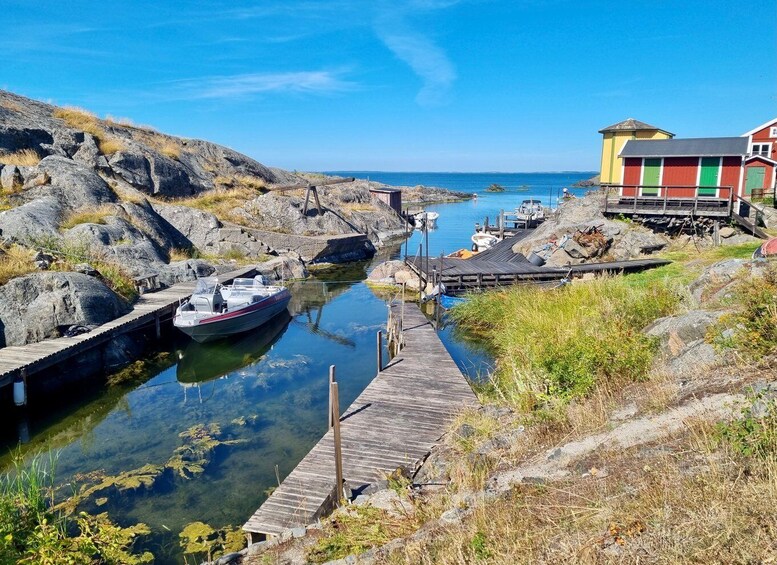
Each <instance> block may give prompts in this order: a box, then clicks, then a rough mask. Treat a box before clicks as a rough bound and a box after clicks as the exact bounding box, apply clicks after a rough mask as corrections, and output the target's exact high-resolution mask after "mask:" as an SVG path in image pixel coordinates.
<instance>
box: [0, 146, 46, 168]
mask: <svg viewBox="0 0 777 565" xmlns="http://www.w3.org/2000/svg"><path fill="white" fill-rule="evenodd" d="M38 163H40V155H38V152H37V151H35V150H34V149H20V150H19V151H14V152H13V153H0V164H3V165H18V166H20V167H33V166H35V165H37V164H38Z"/></svg>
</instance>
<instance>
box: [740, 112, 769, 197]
mask: <svg viewBox="0 0 777 565" xmlns="http://www.w3.org/2000/svg"><path fill="white" fill-rule="evenodd" d="M742 137H746V138H747V140H748V156H747V159H745V180H744V183H745V191H744V194H745V195H748V196H749V195H755V196H758V195H759V193H760V194H763V193H770V192H772V191H773V190H774V187H775V186H777V178H776V177H777V118H775V119H773V120H770V121H768V122H766V123H765V124H761V125H760V126H758V127H757V128H755V129H752V130H750V131H749V132H747V133H746V134H744V135H743V136H742Z"/></svg>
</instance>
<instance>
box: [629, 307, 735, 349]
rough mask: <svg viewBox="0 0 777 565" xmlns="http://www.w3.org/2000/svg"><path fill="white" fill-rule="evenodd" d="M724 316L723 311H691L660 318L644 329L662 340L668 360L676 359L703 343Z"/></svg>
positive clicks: (648, 333) (662, 347) (662, 346)
mask: <svg viewBox="0 0 777 565" xmlns="http://www.w3.org/2000/svg"><path fill="white" fill-rule="evenodd" d="M723 314H724V312H721V311H713V312H708V311H706V310H691V311H689V312H686V313H685V314H681V315H679V316H667V317H665V318H659V319H658V320H656V321H655V322H653V323H652V324H650V325H649V326H648V327H646V328H645V329H644V333H646V334H647V335H650V336H655V337H658V338H659V339H660V344H661V351H662V353H663V354H664V356H665V357H666V358H674V357H677V356H678V355H680V354H681V353H683V352H684V351H685V349H686V348H687V346H688V345H689V344H690V343H692V342H696V341H699V340H701V341H703V340H704V338H705V336H706V335H707V330H708V329H709V328H710V326H711V325H712V324H714V323H715V322H717V321H718V319H720V317H721V316H722V315H723Z"/></svg>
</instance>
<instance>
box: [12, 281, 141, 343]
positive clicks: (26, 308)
mask: <svg viewBox="0 0 777 565" xmlns="http://www.w3.org/2000/svg"><path fill="white" fill-rule="evenodd" d="M128 311H129V308H128V307H127V305H126V304H125V303H124V302H123V301H122V300H121V299H120V298H119V297H118V296H116V294H114V293H113V292H112V291H111V290H110V289H109V288H108V287H107V286H105V285H104V284H103V283H102V282H101V281H99V280H98V279H96V278H94V277H90V276H87V275H83V274H81V273H36V274H32V275H26V276H24V277H19V278H16V279H12V280H11V281H9V282H8V283H6V284H5V285H3V286H0V347H5V346H8V345H24V344H27V343H34V342H37V341H41V340H43V339H46V338H50V337H59V335H60V334H59V328H61V327H63V326H70V325H75V324H78V325H85V326H88V325H99V324H104V323H105V322H108V321H110V320H113V319H114V318H117V317H118V316H121V315H123V314H125V313H126V312H128Z"/></svg>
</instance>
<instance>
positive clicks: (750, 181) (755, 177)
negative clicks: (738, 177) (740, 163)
mask: <svg viewBox="0 0 777 565" xmlns="http://www.w3.org/2000/svg"><path fill="white" fill-rule="evenodd" d="M765 171H766V168H765V167H748V169H747V179H746V180H745V194H747V195H748V196H750V195H751V194H753V189H754V188H755V189H758V188H763V187H764V172H765Z"/></svg>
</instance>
